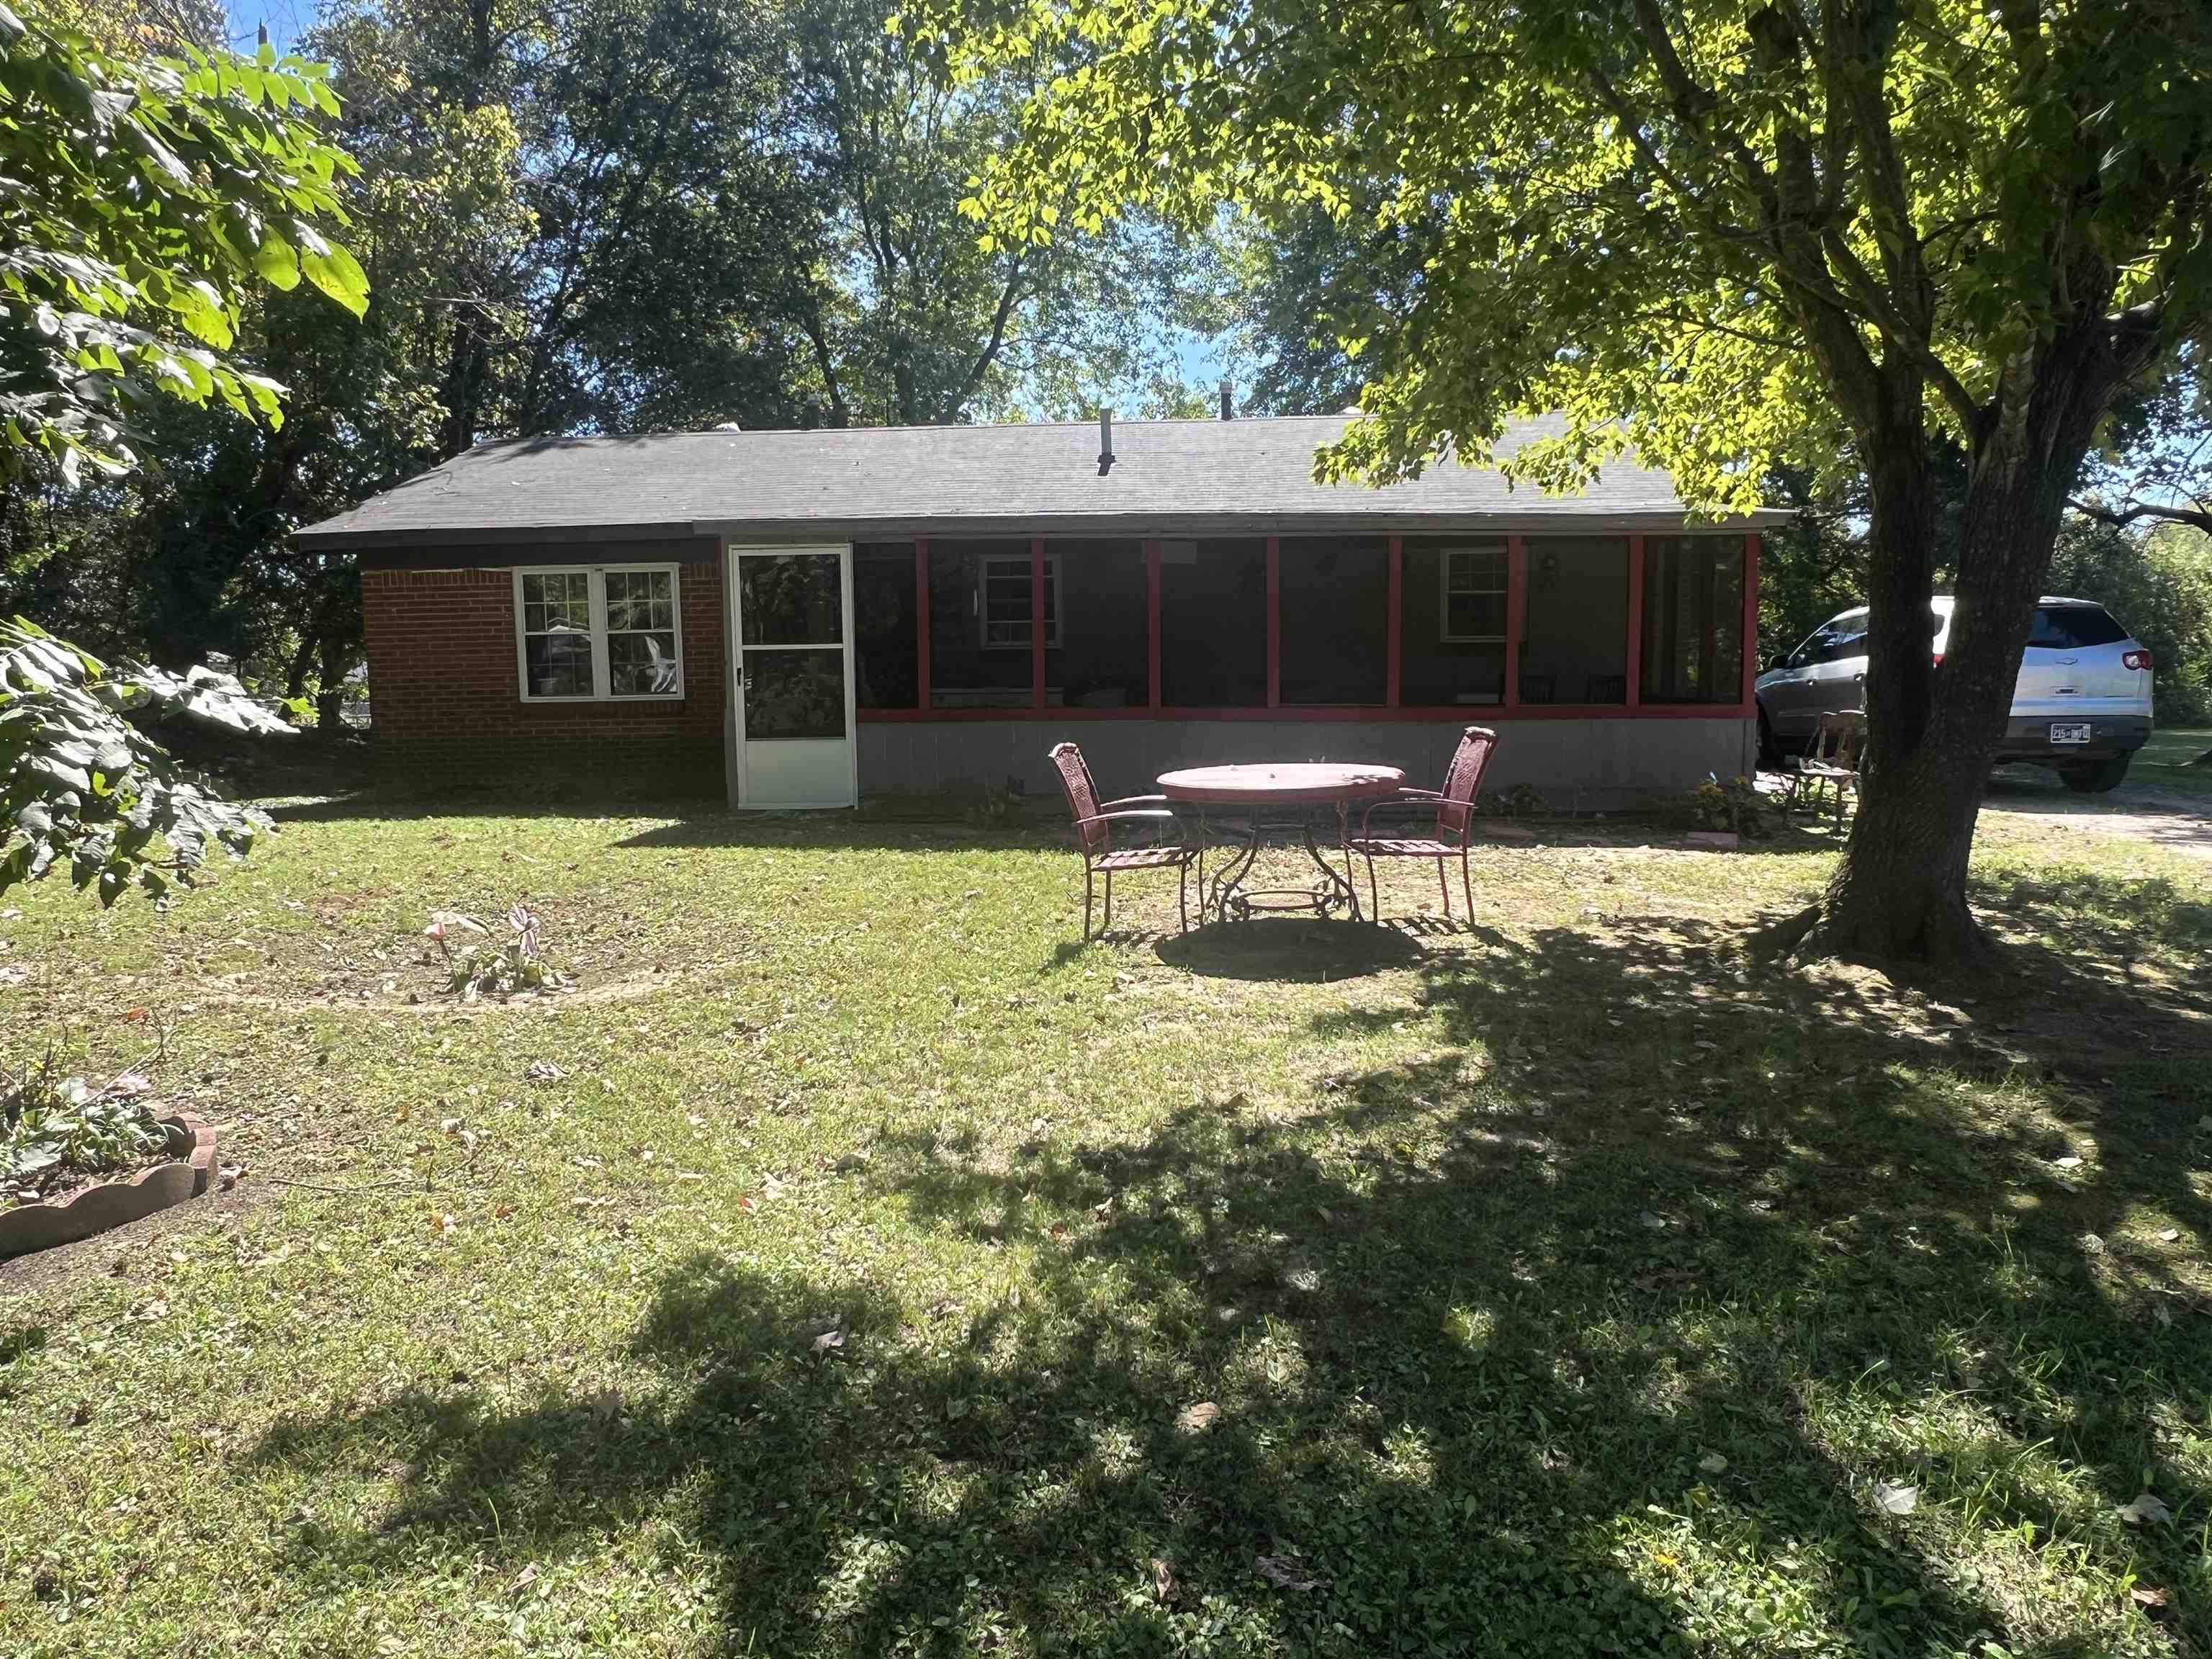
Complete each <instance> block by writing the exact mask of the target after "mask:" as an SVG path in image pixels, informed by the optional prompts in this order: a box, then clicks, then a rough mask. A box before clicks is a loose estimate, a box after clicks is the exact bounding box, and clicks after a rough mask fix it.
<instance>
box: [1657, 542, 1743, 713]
mask: <svg viewBox="0 0 2212 1659" xmlns="http://www.w3.org/2000/svg"><path fill="white" fill-rule="evenodd" d="M1643 678H1644V684H1643V693H1642V695H1643V697H1644V701H1645V702H1739V701H1741V698H1742V696H1743V538H1741V537H1740V536H1653V537H1650V538H1647V539H1646V540H1645V542H1644V675H1643Z"/></svg>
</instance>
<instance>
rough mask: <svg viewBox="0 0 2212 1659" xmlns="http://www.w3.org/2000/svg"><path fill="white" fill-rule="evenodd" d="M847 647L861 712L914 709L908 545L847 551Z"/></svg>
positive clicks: (911, 575) (910, 545)
mask: <svg viewBox="0 0 2212 1659" xmlns="http://www.w3.org/2000/svg"><path fill="white" fill-rule="evenodd" d="M853 646H854V652H853V654H854V672H855V673H856V674H858V675H859V677H860V683H859V685H858V687H857V689H856V696H858V698H859V701H860V707H861V708H913V707H914V706H915V684H916V682H915V669H916V667H917V663H916V660H915V635H914V544H913V543H912V542H881V543H876V544H862V545H860V546H859V547H856V548H854V550H853Z"/></svg>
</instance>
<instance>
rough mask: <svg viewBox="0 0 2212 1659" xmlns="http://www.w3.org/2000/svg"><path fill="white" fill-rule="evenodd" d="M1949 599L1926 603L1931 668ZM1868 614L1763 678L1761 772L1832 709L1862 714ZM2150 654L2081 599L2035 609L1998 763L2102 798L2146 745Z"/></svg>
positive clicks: (1843, 622)
mask: <svg viewBox="0 0 2212 1659" xmlns="http://www.w3.org/2000/svg"><path fill="white" fill-rule="evenodd" d="M1951 605H1952V600H1951V597H1950V596H1949V595H1948V594H1943V595H1942V596H1939V597H1938V598H1936V599H1934V600H1931V601H1930V604H1929V608H1930V611H1931V612H1932V614H1931V615H1930V617H1929V631H1930V633H1931V634H1932V635H1933V636H1934V646H1933V648H1934V651H1935V654H1936V662H1937V663H1938V664H1941V663H1942V660H1943V647H1944V645H1945V643H1946V641H1948V639H1949V638H1950V634H1951ZM1866 635H1867V613H1866V607H1865V606H1863V605H1862V606H1860V607H1859V608H1858V609H1857V610H1856V611H1844V613H1843V614H1842V615H1841V616H1839V617H1831V618H1830V619H1829V620H1828V621H1827V622H1826V623H1823V624H1822V625H1821V626H1820V627H1819V628H1817V629H1814V631H1813V633H1812V635H1811V636H1810V637H1809V638H1808V639H1807V640H1806V641H1805V642H1804V643H1803V644H1802V645H1801V646H1799V647H1797V648H1796V650H1795V651H1793V652H1791V653H1790V654H1789V655H1788V656H1787V657H1785V658H1784V659H1781V660H1780V661H1778V662H1777V663H1774V664H1773V665H1771V666H1769V668H1768V669H1767V671H1765V673H1764V674H1761V675H1760V676H1759V681H1758V684H1757V686H1756V688H1755V690H1756V691H1757V694H1758V698H1759V757H1760V760H1761V761H1762V762H1763V763H1765V764H1767V765H1773V764H1775V763H1777V762H1778V761H1779V759H1780V757H1781V756H1782V755H1783V753H1784V752H1785V751H1786V750H1796V749H1802V748H1803V747H1804V745H1805V744H1806V743H1807V741H1808V739H1810V738H1811V737H1812V735H1813V732H1814V727H1815V726H1818V725H1819V724H1820V716H1821V715H1822V714H1826V713H1827V712H1828V711H1829V710H1831V709H1850V708H1864V707H1865V706H1866V667H1867V657H1866ZM2150 671H2151V661H2150V653H2149V652H2148V650H2146V649H2145V648H2144V647H2142V646H2140V645H2138V644H2136V641H2134V640H2132V639H2130V637H2129V636H2128V630H2127V629H2124V628H2123V627H2121V626H2120V625H2119V623H2117V622H2116V621H2114V620H2113V618H2112V612H2111V611H2107V610H2106V609H2105V607H2104V606H2103V605H2097V604H2094V603H2093V602H2092V601H2090V600H2087V599H2051V598H2048V597H2045V598H2044V599H2039V600H2037V601H2036V605H2035V626H2034V628H2033V630H2032V631H2031V632H2030V633H2029V635H2028V636H2027V651H2026V652H2025V653H2023V654H2022V656H2021V662H2020V679H2019V681H2018V683H2017V684H2015V685H2014V687H2013V693H2012V717H2011V718H2010V719H2009V720H2007V721H2006V722H2005V732H2004V738H2003V739H2002V741H2001V742H2000V743H1999V744H1997V759H1998V760H1999V761H2001V762H2002V761H2036V762H2039V763H2042V764H2044V765H2045V766H2049V767H2051V769H2054V770H2055V771H2056V772H2057V774H2058V775H2059V776H2060V777H2061V778H2063V779H2064V780H2065V781H2066V785H2067V787H2069V788H2071V789H2081V790H2094V791H2098V792H2102V791H2104V790H2106V789H2111V788H2112V787H2116V786H2117V785H2118V783H2119V781H2120V780H2121V779H2122V778H2124V777H2125V776H2127V775H2128V761H2129V759H2130V757H2132V756H2133V755H2134V754H2135V752H2136V750H2138V749H2140V748H2142V746H2143V744H2146V743H2148V742H2149V741H2150Z"/></svg>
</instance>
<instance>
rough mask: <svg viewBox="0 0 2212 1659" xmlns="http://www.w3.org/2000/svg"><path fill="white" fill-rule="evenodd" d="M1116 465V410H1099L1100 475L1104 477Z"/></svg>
mask: <svg viewBox="0 0 2212 1659" xmlns="http://www.w3.org/2000/svg"><path fill="white" fill-rule="evenodd" d="M1113 466H1114V411H1113V410H1110V409H1102V410H1099V411H1098V476H1099V477H1102V478H1103V477H1105V476H1106V475H1107V473H1108V472H1109V471H1112V470H1113Z"/></svg>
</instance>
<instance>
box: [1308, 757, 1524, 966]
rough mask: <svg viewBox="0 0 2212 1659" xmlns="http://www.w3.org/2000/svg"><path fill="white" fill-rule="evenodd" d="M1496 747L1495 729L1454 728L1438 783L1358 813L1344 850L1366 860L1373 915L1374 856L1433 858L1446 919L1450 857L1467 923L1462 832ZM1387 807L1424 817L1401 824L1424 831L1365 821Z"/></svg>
mask: <svg viewBox="0 0 2212 1659" xmlns="http://www.w3.org/2000/svg"><path fill="white" fill-rule="evenodd" d="M1497 749H1498V733H1497V732H1493V731H1492V730H1491V729H1490V728H1489V727H1488V726H1468V728H1467V729H1466V730H1465V731H1464V732H1461V733H1460V738H1459V747H1458V748H1457V749H1456V750H1454V751H1453V753H1452V758H1451V765H1450V766H1449V768H1447V769H1445V772H1444V787H1443V788H1442V789H1401V790H1400V791H1399V792H1398V793H1396V794H1395V795H1392V796H1389V797H1388V798H1387V799H1383V800H1379V801H1376V803H1375V805H1372V806H1370V807H1369V808H1368V809H1367V810H1366V811H1364V813H1362V814H1361V815H1360V818H1359V833H1358V835H1357V836H1352V838H1351V839H1350V840H1349V841H1347V842H1345V844H1344V850H1345V854H1346V864H1347V865H1348V864H1349V863H1350V862H1351V860H1352V855H1354V854H1357V855H1358V856H1359V857H1361V858H1364V859H1365V860H1367V898H1368V908H1369V914H1370V915H1371V916H1372V917H1373V918H1374V920H1376V921H1381V920H1382V919H1383V898H1382V894H1381V892H1380V891H1379V890H1378V889H1377V887H1376V880H1375V860H1377V859H1434V860H1436V862H1437V887H1438V889H1440V890H1442V892H1443V897H1444V920H1445V921H1450V920H1451V883H1450V882H1449V880H1448V879H1447V878H1446V876H1445V873H1444V865H1445V862H1446V861H1447V860H1450V859H1453V858H1456V859H1458V860H1459V884H1460V891H1461V893H1462V895H1463V896H1465V898H1466V900H1467V920H1468V926H1469V927H1473V926H1474V878H1473V877H1472V876H1471V875H1470V874H1469V873H1468V845H1467V843H1468V835H1469V833H1470V832H1471V831H1472V830H1473V829H1474V803H1475V801H1476V799H1477V798H1478V797H1480V794H1481V793H1482V775H1483V774H1484V773H1485V772H1486V771H1488V770H1489V769H1490V757H1491V756H1492V754H1494V753H1495V752H1497ZM1393 810H1395V811H1400V812H1402V813H1405V814H1407V815H1408V816H1409V817H1426V818H1428V819H1429V823H1428V824H1427V825H1426V826H1423V825H1420V824H1419V823H1413V824H1409V825H1408V826H1407V828H1409V829H1421V828H1424V827H1425V828H1427V829H1429V831H1430V833H1429V834H1426V835H1419V834H1414V835H1404V836H1378V835H1376V834H1375V833H1374V831H1373V829H1372V827H1371V820H1372V819H1373V818H1374V817H1375V815H1376V813H1377V812H1387V811H1393ZM1346 873H1347V874H1349V873H1350V872H1349V871H1348V870H1347V871H1346Z"/></svg>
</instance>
